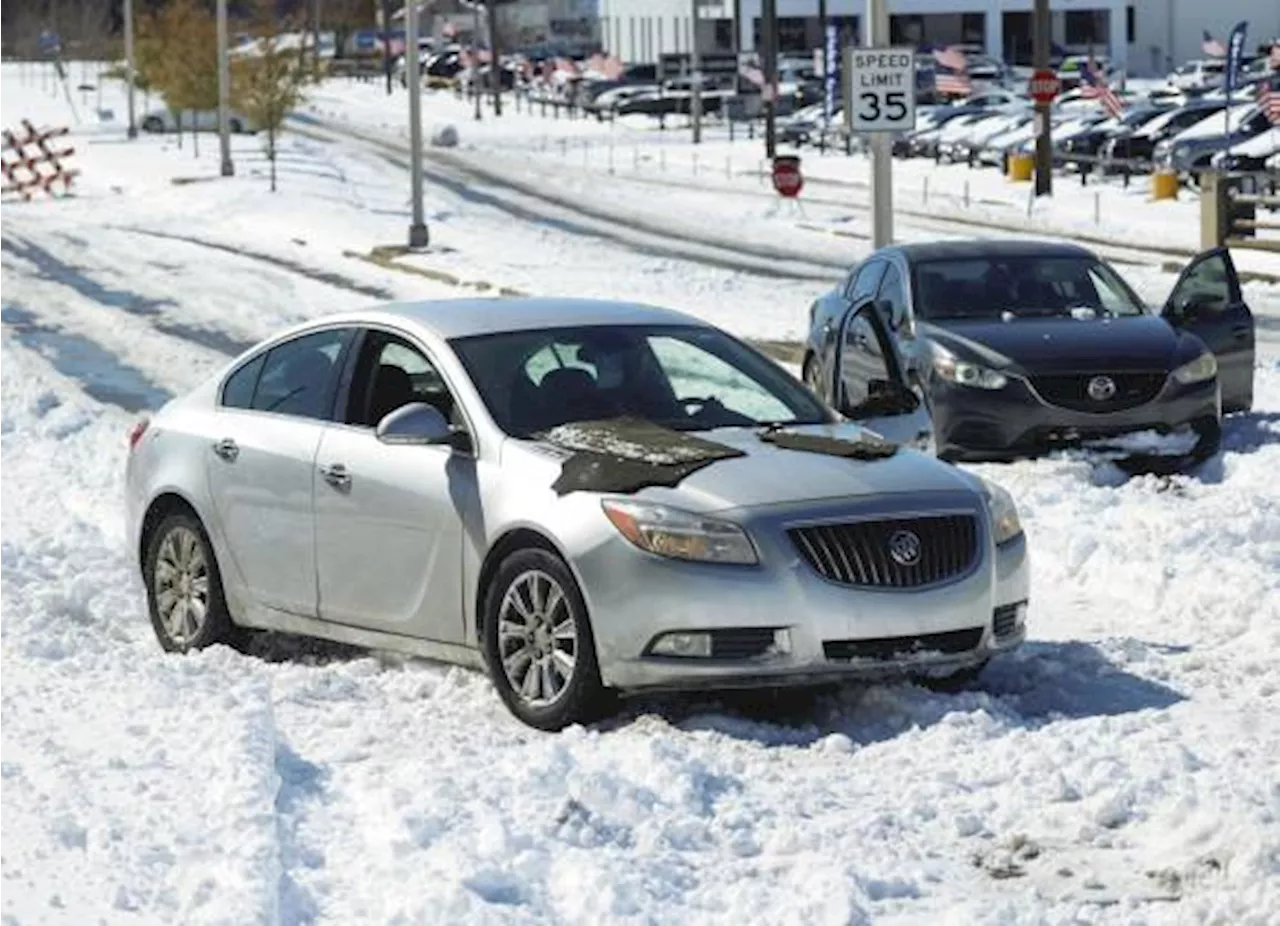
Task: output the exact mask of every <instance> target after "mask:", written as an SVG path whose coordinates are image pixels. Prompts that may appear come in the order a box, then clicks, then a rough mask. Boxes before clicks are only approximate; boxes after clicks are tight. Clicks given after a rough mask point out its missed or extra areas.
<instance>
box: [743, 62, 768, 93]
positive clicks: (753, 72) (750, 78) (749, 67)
mask: <svg viewBox="0 0 1280 926" xmlns="http://www.w3.org/2000/svg"><path fill="white" fill-rule="evenodd" d="M738 73H739V74H741V75H742V76H743V77H744V78H745V79H746V80H747V82H748V83H751V84H755V85H756V86H757V87H763V86H764V71H762V70H760V69H759V68H758V67H756V66H755V65H754V64H744V65H742V66H741V67H740V68H738Z"/></svg>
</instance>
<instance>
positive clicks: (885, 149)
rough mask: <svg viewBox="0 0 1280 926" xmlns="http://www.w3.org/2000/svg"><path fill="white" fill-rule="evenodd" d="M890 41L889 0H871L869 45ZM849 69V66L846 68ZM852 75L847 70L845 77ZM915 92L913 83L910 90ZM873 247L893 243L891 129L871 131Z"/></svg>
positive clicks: (869, 6)
mask: <svg viewBox="0 0 1280 926" xmlns="http://www.w3.org/2000/svg"><path fill="white" fill-rule="evenodd" d="M888 44H889V9H888V6H887V0H867V39H866V45H867V47H868V48H876V47H877V46H878V47H881V48H883V47H887V46H888ZM847 70H848V69H847V68H846V71H847ZM849 77H850V75H849V74H848V73H846V74H845V80H849ZM909 92H911V93H915V88H914V87H912V88H911V90H910V91H909ZM869 134H870V135H871V141H870V145H871V247H872V248H873V249H874V248H883V247H886V246H888V245H890V244H893V138H892V136H891V135H890V134H889V133H888V132H871V133H869Z"/></svg>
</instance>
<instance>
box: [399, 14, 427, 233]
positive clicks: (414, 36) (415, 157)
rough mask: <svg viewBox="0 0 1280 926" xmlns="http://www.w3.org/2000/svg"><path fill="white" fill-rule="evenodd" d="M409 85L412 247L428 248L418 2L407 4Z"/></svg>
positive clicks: (410, 227)
mask: <svg viewBox="0 0 1280 926" xmlns="http://www.w3.org/2000/svg"><path fill="white" fill-rule="evenodd" d="M404 56H405V71H404V76H405V83H406V84H408V87H409V169H410V171H411V172H412V176H411V178H410V179H411V183H412V197H413V224H412V225H410V226H409V247H410V249H412V250H420V249H422V248H425V247H426V246H427V223H426V219H425V217H424V216H423V211H422V73H421V71H420V70H419V68H418V0H409V2H408V3H407V4H405V37H404Z"/></svg>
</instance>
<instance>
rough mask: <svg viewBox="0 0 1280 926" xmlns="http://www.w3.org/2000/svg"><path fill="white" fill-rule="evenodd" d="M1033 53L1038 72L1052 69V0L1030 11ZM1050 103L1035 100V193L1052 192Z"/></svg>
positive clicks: (1039, 0)
mask: <svg viewBox="0 0 1280 926" xmlns="http://www.w3.org/2000/svg"><path fill="white" fill-rule="evenodd" d="M1031 30H1032V40H1033V42H1032V56H1033V58H1034V61H1035V66H1036V72H1037V73H1040V72H1043V71H1047V70H1048V69H1049V47H1050V46H1051V45H1052V44H1053V43H1052V42H1051V41H1050V36H1051V33H1052V30H1051V20H1050V19H1049V0H1035V6H1034V8H1033V10H1032V14H1031ZM1049 133H1050V123H1049V104H1048V103H1047V102H1041V101H1039V100H1037V101H1036V189H1035V194H1036V196H1052V195H1053V140H1052V138H1051V136H1050V134H1049Z"/></svg>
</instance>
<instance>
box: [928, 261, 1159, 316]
mask: <svg viewBox="0 0 1280 926" xmlns="http://www.w3.org/2000/svg"><path fill="white" fill-rule="evenodd" d="M914 272H915V293H916V298H915V309H916V314H917V315H918V316H919V317H920V318H924V319H933V320H937V319H948V318H952V319H955V318H983V319H1002V318H1008V319H1014V318H1027V317H1045V316H1054V315H1071V314H1072V313H1073V312H1075V311H1081V310H1090V309H1091V310H1093V311H1095V312H1096V313H1097V314H1099V315H1141V314H1142V312H1143V309H1142V304H1141V303H1140V302H1139V301H1138V300H1137V297H1136V296H1134V295H1133V292H1132V291H1131V290H1130V289H1129V288H1128V287H1127V286H1125V284H1124V283H1123V282H1122V281H1121V280H1120V278H1119V277H1118V276H1116V274H1115V273H1114V272H1113V271H1112V270H1111V268H1110V267H1108V266H1107V265H1106V264H1103V263H1100V262H1099V261H1096V260H1093V259H1091V258H1085V257H1037V256H1029V257H990V258H988V257H975V258H964V259H957V260H936V261H925V262H922V263H919V264H917V265H916V267H915V271H914Z"/></svg>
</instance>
